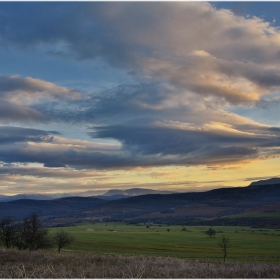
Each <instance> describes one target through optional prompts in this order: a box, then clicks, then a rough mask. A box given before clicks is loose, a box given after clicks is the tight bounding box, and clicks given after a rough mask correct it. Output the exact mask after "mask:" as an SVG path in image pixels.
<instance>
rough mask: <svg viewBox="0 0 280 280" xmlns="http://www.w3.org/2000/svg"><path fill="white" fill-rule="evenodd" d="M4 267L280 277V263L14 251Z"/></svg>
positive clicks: (37, 271)
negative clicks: (223, 261)
mask: <svg viewBox="0 0 280 280" xmlns="http://www.w3.org/2000/svg"><path fill="white" fill-rule="evenodd" d="M0 267H1V269H0V278H107V279H108V278H280V264H279V263H277V264H272V263H270V264H267V263H234V262H231V263H222V262H210V261H190V260H182V259H178V258H170V257H155V256H141V255H138V256H131V255H113V254H108V255H99V254H90V253H65V252H64V253H61V254H59V253H52V252H49V251H16V250H13V249H4V250H3V251H2V252H0Z"/></svg>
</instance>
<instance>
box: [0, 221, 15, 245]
mask: <svg viewBox="0 0 280 280" xmlns="http://www.w3.org/2000/svg"><path fill="white" fill-rule="evenodd" d="M14 238H15V223H14V220H13V219H12V218H11V217H10V216H7V217H4V218H2V219H1V220H0V242H1V243H2V244H3V245H4V246H5V247H6V248H7V249H9V248H11V246H12V245H13V241H14Z"/></svg>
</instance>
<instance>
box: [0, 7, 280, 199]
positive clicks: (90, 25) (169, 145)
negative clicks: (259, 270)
mask: <svg viewBox="0 0 280 280" xmlns="http://www.w3.org/2000/svg"><path fill="white" fill-rule="evenodd" d="M279 12H280V2H0V194H1V195H15V194H19V193H45V194H54V193H72V194H93V193H94V194H101V193H104V192H106V191H107V190H109V189H128V188H135V187H141V188H152V189H158V190H174V191H181V192H183V191H203V190H208V189H213V188H220V187H229V186H247V185H249V184H250V183H251V182H252V181H257V180H260V179H266V178H271V177H278V176H279V175H280V174H279V166H280V157H279V155H280V118H279V114H280V113H279V112H280V111H279V109H280V91H279V89H280V28H279V26H280V16H279V15H280V13H279Z"/></svg>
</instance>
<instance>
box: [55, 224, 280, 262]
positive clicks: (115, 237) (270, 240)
mask: <svg viewBox="0 0 280 280" xmlns="http://www.w3.org/2000/svg"><path fill="white" fill-rule="evenodd" d="M182 228H183V226H167V225H151V226H150V227H149V228H147V227H146V225H126V224H124V223H106V224H104V223H95V224H94V225H93V224H79V225H76V226H72V227H65V228H63V229H64V230H65V231H67V232H69V233H71V234H72V235H73V236H74V237H75V241H74V242H73V243H72V244H71V245H69V246H68V247H67V248H66V250H69V251H89V252H93V253H116V254H141V255H145V254H148V255H162V256H170V257H180V258H188V259H205V260H215V259H221V257H222V253H221V249H220V248H219V247H218V245H217V242H218V239H219V237H220V236H221V235H222V234H224V235H225V236H226V237H228V238H229V239H230V248H229V249H228V258H227V260H234V261H244V260H246V261H250V260H252V261H279V259H280V231H279V230H273V229H252V228H250V227H225V226H215V227H213V228H214V229H215V230H216V231H217V234H216V236H215V237H212V238H210V237H209V236H208V235H206V234H205V231H206V230H207V229H208V228H209V227H207V226H186V227H185V228H186V231H182ZM167 229H169V231H168V230H167ZM56 230H57V228H52V229H50V233H53V232H55V231H56Z"/></svg>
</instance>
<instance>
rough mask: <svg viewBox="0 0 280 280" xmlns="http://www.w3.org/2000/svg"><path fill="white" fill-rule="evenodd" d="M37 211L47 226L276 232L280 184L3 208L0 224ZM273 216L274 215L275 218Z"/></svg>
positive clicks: (27, 203)
mask: <svg viewBox="0 0 280 280" xmlns="http://www.w3.org/2000/svg"><path fill="white" fill-rule="evenodd" d="M110 194H112V195H118V194H117V193H115V194H114V193H110ZM120 195H122V194H120ZM33 211H35V212H37V213H38V215H39V216H41V217H42V219H43V221H44V222H45V223H47V224H49V225H55V224H66V223H75V222H79V221H126V222H129V223H140V222H141V223H143V222H150V223H152V222H154V223H169V224H193V225H194V224H205V225H218V224H220V225H252V226H259V225H263V226H270V227H275V226H280V183H278V184H267V185H259V184H251V185H250V186H248V187H234V188H220V189H214V190H210V191H205V192H187V193H172V194H145V195H137V196H132V197H127V198H123V199H118V200H106V199H101V198H97V197H68V198H60V199H54V200H30V199H21V200H16V201H11V202H1V203H0V218H1V217H3V216H7V215H10V216H13V217H14V218H16V219H22V218H24V217H25V216H27V215H28V214H29V213H30V212H33ZM271 212H274V214H273V215H271ZM269 214H270V215H269ZM278 214H279V215H278Z"/></svg>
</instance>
